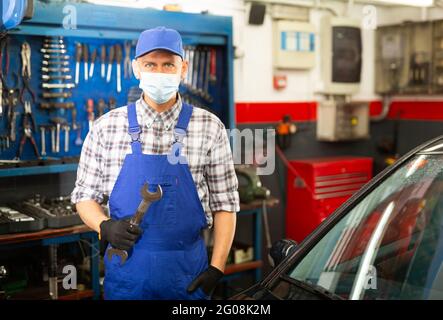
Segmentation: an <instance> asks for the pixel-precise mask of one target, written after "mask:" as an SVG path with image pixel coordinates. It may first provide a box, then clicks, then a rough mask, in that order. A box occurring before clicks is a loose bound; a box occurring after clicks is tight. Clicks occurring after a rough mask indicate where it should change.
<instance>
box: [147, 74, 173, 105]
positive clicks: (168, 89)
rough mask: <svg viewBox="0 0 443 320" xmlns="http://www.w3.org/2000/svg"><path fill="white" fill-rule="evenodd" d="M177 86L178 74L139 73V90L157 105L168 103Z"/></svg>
mask: <svg viewBox="0 0 443 320" xmlns="http://www.w3.org/2000/svg"><path fill="white" fill-rule="evenodd" d="M179 85H180V74H170V73H158V72H140V85H139V87H140V89H142V90H143V92H144V93H146V94H147V95H148V96H149V98H151V99H152V100H154V101H155V102H156V103H158V104H163V103H165V102H167V101H169V99H171V98H172V97H173V96H174V94H176V93H177V91H178V86H179Z"/></svg>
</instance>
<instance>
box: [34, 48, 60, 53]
mask: <svg viewBox="0 0 443 320" xmlns="http://www.w3.org/2000/svg"><path fill="white" fill-rule="evenodd" d="M40 52H41V53H58V54H65V53H66V50H65V49H45V48H41V49H40Z"/></svg>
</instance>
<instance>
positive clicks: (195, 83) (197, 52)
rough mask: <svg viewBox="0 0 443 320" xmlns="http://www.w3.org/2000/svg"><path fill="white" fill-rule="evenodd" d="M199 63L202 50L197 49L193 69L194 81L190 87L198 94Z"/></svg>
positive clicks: (193, 92) (192, 91)
mask: <svg viewBox="0 0 443 320" xmlns="http://www.w3.org/2000/svg"><path fill="white" fill-rule="evenodd" d="M199 65H200V50H199V49H195V52H194V63H193V67H194V69H193V70H192V83H191V89H190V91H191V93H192V94H196V93H197V85H198V69H199Z"/></svg>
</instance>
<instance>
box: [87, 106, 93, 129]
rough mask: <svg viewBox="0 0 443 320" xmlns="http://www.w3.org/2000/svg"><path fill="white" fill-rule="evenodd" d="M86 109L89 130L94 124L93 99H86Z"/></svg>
mask: <svg viewBox="0 0 443 320" xmlns="http://www.w3.org/2000/svg"><path fill="white" fill-rule="evenodd" d="M86 111H87V112H88V123H89V130H91V129H92V125H93V124H94V100H92V99H88V101H87V108H86Z"/></svg>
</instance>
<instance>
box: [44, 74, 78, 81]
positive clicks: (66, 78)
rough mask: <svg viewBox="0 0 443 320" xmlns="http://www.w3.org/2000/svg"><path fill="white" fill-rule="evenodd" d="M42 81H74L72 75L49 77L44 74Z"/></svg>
mask: <svg viewBox="0 0 443 320" xmlns="http://www.w3.org/2000/svg"><path fill="white" fill-rule="evenodd" d="M42 80H45V81H49V80H72V76H71V75H70V74H65V75H47V74H42Z"/></svg>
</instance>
